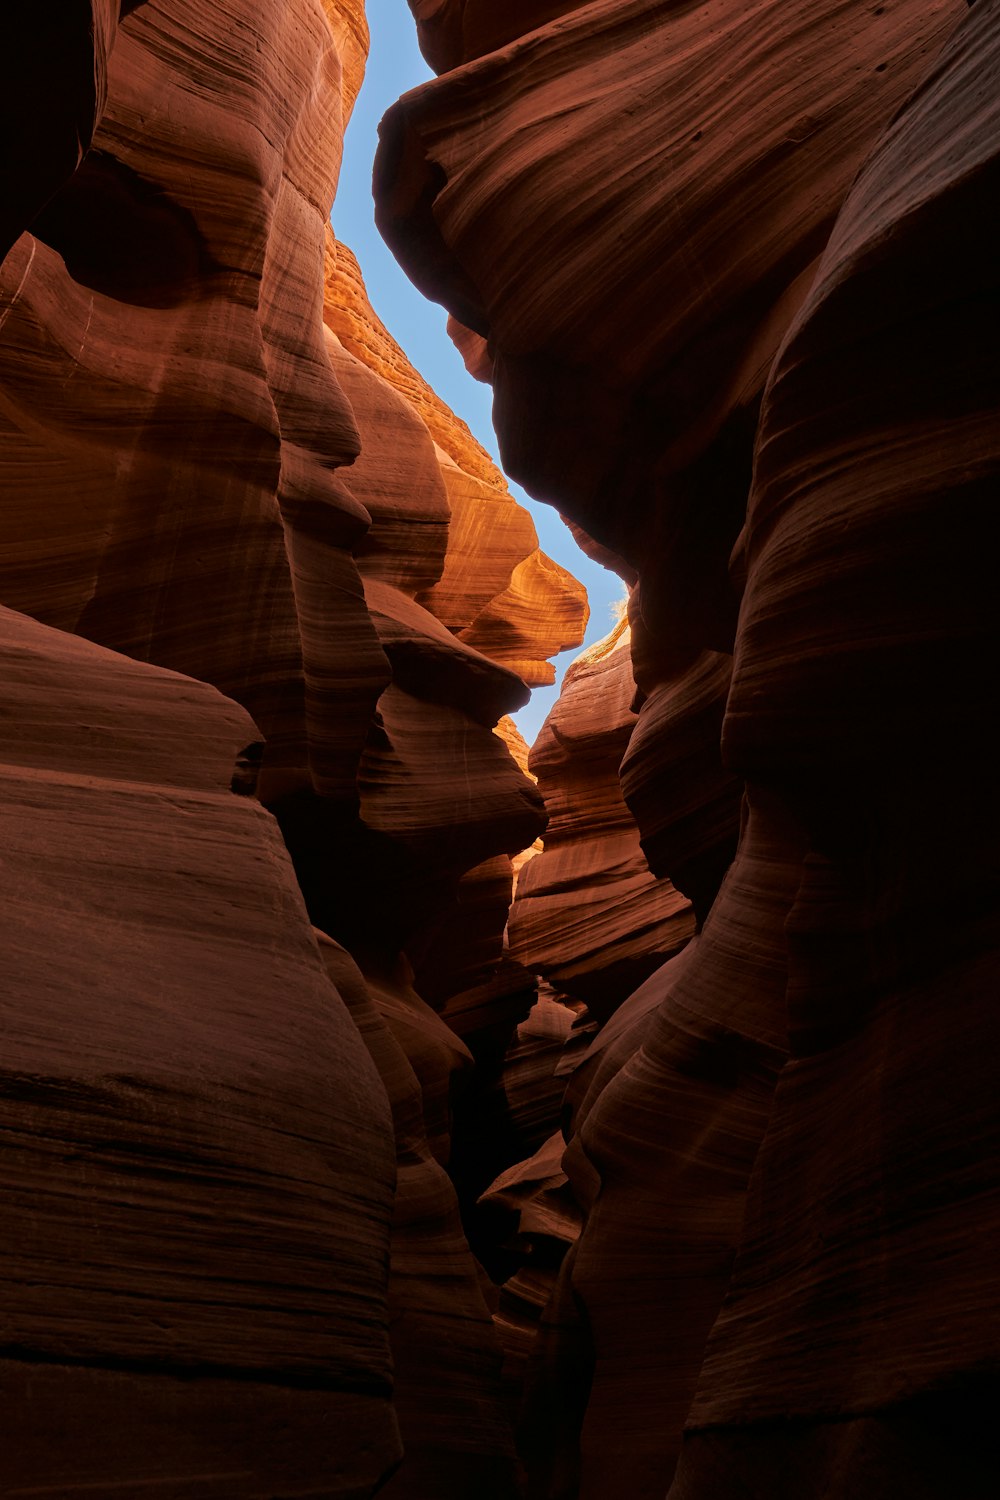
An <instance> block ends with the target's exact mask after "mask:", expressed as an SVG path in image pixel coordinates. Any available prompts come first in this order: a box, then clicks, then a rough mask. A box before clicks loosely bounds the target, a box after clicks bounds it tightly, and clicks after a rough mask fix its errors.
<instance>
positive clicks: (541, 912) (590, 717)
mask: <svg viewBox="0 0 1000 1500" xmlns="http://www.w3.org/2000/svg"><path fill="white" fill-rule="evenodd" d="M628 647H629V632H628V625H627V622H626V621H625V620H622V622H621V624H620V625H619V626H617V627H616V629H615V630H614V631H613V632H612V634H611V635H610V636H608V637H607V639H605V640H604V641H601V642H600V643H599V644H598V645H597V646H593V647H591V648H590V649H589V651H586V652H584V654H583V655H582V656H581V657H579V658H578V659H577V661H576V662H574V663H573V665H572V666H571V667H570V668H569V670H568V671H567V673H566V678H565V680H564V684H563V690H562V694H561V696H560V698H559V701H558V703H557V704H556V706H555V708H554V709H553V710H552V712H551V713H550V714H549V717H548V719H547V720H546V722H545V725H544V726H543V728H542V731H541V733H540V734H539V737H538V739H537V740H536V741H535V745H534V748H533V750H532V754H531V766H532V769H533V771H534V773H535V774H536V775H537V777H538V785H539V790H540V791H541V792H542V794H543V796H544V797H545V803H546V810H547V812H548V815H549V826H548V829H547V831H546V834H545V843H544V851H543V852H542V853H541V854H540V855H538V856H536V857H535V858H534V859H532V860H531V861H530V862H529V863H527V864H526V865H524V866H523V868H522V869H521V871H520V874H519V877H518V886H517V893H516V899H515V903H514V906H513V908H512V911H511V917H510V923H509V928H508V931H509V937H510V951H511V954H512V956H513V957H514V958H515V959H517V960H518V961H519V962H520V963H522V964H524V965H525V967H526V968H529V969H532V970H534V971H535V972H537V973H539V974H542V975H544V976H545V977H546V978H547V979H548V980H550V981H551V982H552V983H553V984H554V985H555V986H556V987H557V988H558V989H560V990H563V991H565V992H566V993H568V994H570V995H573V996H575V997H576V998H578V999H580V1000H584V1001H585V1002H586V1003H587V1005H588V1006H589V1007H590V1009H591V1010H593V1011H595V1012H596V1013H597V1014H598V1015H599V1016H602V1017H604V1016H606V1015H607V1014H608V1013H609V1012H610V1011H612V1010H614V1009H615V1008H616V1006H617V1005H619V1004H620V1003H621V1001H622V1000H623V999H624V998H625V997H626V995H628V994H629V993H630V991H631V990H632V989H633V988H634V987H635V984H636V983H637V982H639V981H640V980H642V979H644V978H645V977H646V976H647V975H648V974H649V973H651V972H652V970H653V969H655V968H658V967H659V966H660V965H661V964H662V963H663V961H664V959H665V958H666V957H667V956H669V955H670V954H672V953H675V952H677V951H678V950H679V949H680V948H681V947H683V945H684V944H685V942H687V940H688V938H689V937H690V936H691V934H692V932H693V931H694V920H693V917H692V915H691V910H690V907H689V905H688V903H687V901H686V900H685V899H684V897H683V896H681V895H679V894H678V892H677V891H675V890H674V888H673V886H672V885H671V883H670V881H669V880H665V879H664V880H657V879H656V878H654V877H653V876H652V875H650V873H649V870H648V868H647V866H646V863H645V860H644V859H643V857H642V853H641V850H640V848H639V834H638V830H637V828H636V826H635V823H634V822H633V820H632V817H631V816H630V814H629V811H628V808H627V807H626V806H625V803H624V801H623V799H622V794H621V788H620V786H619V783H618V765H619V762H620V760H621V757H622V753H623V752H624V750H625V747H626V746H627V745H628V741H629V735H630V733H631V731H632V726H633V724H634V723H635V716H634V715H633V713H632V711H631V707H630V705H631V701H632V698H633V695H634V691H635V684H634V682H633V680H632V672H631V666H630V662H629V654H628Z"/></svg>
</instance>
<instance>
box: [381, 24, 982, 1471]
mask: <svg viewBox="0 0 1000 1500" xmlns="http://www.w3.org/2000/svg"><path fill="white" fill-rule="evenodd" d="M411 9H412V10H413V12H414V15H415V18H416V20H417V25H418V31H419V35H420V38H421V45H422V47H423V50H424V53H425V55H426V56H427V57H428V59H429V60H430V61H431V62H432V64H433V65H434V67H435V68H436V69H437V70H438V71H439V72H440V74H441V76H440V78H439V79H438V80H437V81H436V82H431V83H429V84H427V85H425V86H424V87H422V88H420V89H418V90H415V91H413V92H412V93H410V94H408V95H407V96H405V97H404V99H402V100H401V101H400V102H399V104H398V105H397V106H396V107H395V108H394V110H392V111H391V112H390V114H389V116H388V117H387V119H386V121H385V122H384V123H383V130H382V144H381V148H380V154H379V158H378V161H377V165H376V188H377V198H378V204H379V207H378V217H379V222H380V225H381V227H382V229H383V232H384V234H385V235H386V237H387V238H388V240H389V241H390V243H391V244H392V245H393V246H394V248H395V250H396V253H397V255H398V256H399V257H400V259H401V260H402V261H403V263H404V264H405V265H406V267H407V269H408V271H409V273H410V275H411V276H412V277H413V279H414V280H415V281H417V283H418V284H419V285H421V286H422V287H423V289H424V290H425V291H426V292H427V294H428V295H430V296H431V297H433V298H435V299H436V300H439V301H442V302H443V303H444V304H445V305H446V306H447V307H448V309H449V311H450V312H451V314H452V317H453V320H454V324H455V332H456V337H457V341H458V342H459V345H460V347H461V348H462V349H463V352H464V353H465V355H466V358H467V360H468V362H469V364H470V367H471V368H474V369H475V370H476V372H477V373H478V374H480V375H484V374H487V373H489V374H491V376H492V379H493V384H494V391H495V406H494V414H495V419H496V423H497V430H498V434H499V437H500V442H501V450H502V452H503V454H504V460H505V463H506V465H507V466H508V468H509V470H510V472H511V473H512V474H514V475H515V476H516V477H517V478H518V479H520V480H521V481H522V482H523V483H524V484H525V485H526V486H527V487H528V489H529V490H530V491H532V492H533V493H535V494H536V495H537V496H539V497H540V498H543V499H547V500H550V501H552V502H554V503H556V504H557V505H558V506H559V508H560V509H561V510H563V511H564V512H565V513H567V514H568V515H569V516H570V517H571V518H572V519H573V520H574V521H575V522H576V523H577V524H578V525H579V526H580V527H581V528H582V529H583V531H584V532H585V533H586V534H587V536H589V537H590V538H592V539H593V542H594V543H595V544H596V546H597V547H599V548H603V549H605V550H606V551H607V552H608V553H612V554H615V555H617V556H618V557H620V558H622V559H623V560H624V562H625V564H626V565H627V566H628V567H629V568H630V569H631V571H632V574H633V575H634V586H633V589H632V594H631V601H630V617H631V624H632V652H633V672H634V678H635V682H636V684H637V686H638V690H639V691H638V696H637V698H636V700H635V706H636V707H637V708H638V718H637V721H636V723H635V726H634V728H633V729H632V733H631V736H630V738H629V743H628V749H627V752H626V754H625V756H624V760H623V763H622V766H621V784H622V788H623V791H624V794H625V797H626V799H627V801H628V803H629V805H630V807H631V809H632V811H633V813H634V815H635V816H636V818H637V820H638V825H639V829H640V833H641V839H642V847H643V849H644V851H645V853H646V856H647V859H648V861H649V864H650V866H651V869H652V870H653V872H654V873H655V874H656V876H658V877H661V878H662V877H669V878H670V879H671V880H672V881H673V882H674V883H675V884H676V886H677V888H678V889H679V890H680V891H682V892H684V893H685V895H687V896H688V897H689V898H690V900H691V902H692V905H693V908H694V911H695V914H696V916H697V918H698V922H699V933H698V936H697V937H696V938H695V940H694V941H693V942H692V943H690V944H689V945H688V946H687V947H686V948H685V949H684V951H683V952H681V953H680V954H679V956H677V957H675V958H673V959H671V960H670V961H669V962H667V963H666V964H665V966H664V967H663V968H662V969H660V970H659V971H658V972H656V973H654V974H653V975H651V976H650V978H649V979H648V980H647V981H646V983H645V984H643V985H642V986H641V987H640V989H639V990H638V991H636V992H635V993H634V994H633V995H632V996H631V997H630V998H628V999H626V1000H625V1002H624V1004H622V1005H621V1006H620V1008H619V1009H618V1010H617V1011H616V1013H615V1014H614V1015H613V1017H612V1018H611V1019H610V1020H609V1021H608V1022H607V1024H606V1025H605V1027H604V1029H603V1030H602V1031H601V1033H600V1034H599V1036H598V1038H597V1040H596V1041H595V1042H594V1043H593V1044H592V1045H591V1047H590V1050H589V1052H588V1054H587V1057H586V1059H585V1060H584V1061H583V1062H582V1063H581V1065H580V1066H579V1067H578V1068H577V1069H576V1070H575V1072H574V1073H573V1075H572V1080H571V1082H570V1084H569V1088H568V1092H567V1098H566V1113H567V1116H568V1122H567V1134H568V1137H569V1148H568V1150H567V1152H566V1155H565V1158H564V1160H563V1162H562V1171H563V1172H564V1173H565V1174H566V1177H567V1178H568V1181H569V1184H570V1185H571V1187H572V1189H573V1192H574V1195H575V1199H576V1202H577V1204H578V1205H579V1207H580V1209H581V1210H582V1213H583V1223H582V1229H581V1231H580V1234H579V1237H578V1239H577V1240H576V1243H575V1245H574V1246H573V1247H572V1248H570V1249H569V1251H568V1254H567V1255H566V1257H565V1259H564V1261H563V1264H562V1271H561V1273H560V1279H559V1283H558V1285H557V1287H556V1290H555V1293H554V1295H553V1297H552V1299H551V1300H550V1302H549V1305H548V1308H547V1310H546V1312H545V1313H544V1315H543V1319H542V1327H541V1330H540V1334H539V1337H538V1340H537V1343H536V1354H535V1360H534V1367H533V1370H532V1371H531V1372H529V1376H528V1400H527V1405H526V1410H525V1417H524V1422H523V1427H522V1452H523V1455H524V1458H525V1460H526V1463H527V1468H528V1492H529V1494H531V1495H532V1496H535V1497H545V1500H555V1497H559V1500H564V1497H570V1496H583V1497H588V1500H598V1497H603V1496H606V1495H608V1494H612V1493H628V1494H629V1495H630V1496H649V1497H650V1500H654V1497H655V1500H662V1497H663V1496H664V1495H665V1493H666V1492H667V1490H668V1489H669V1491H670V1494H671V1496H672V1497H673V1496H677V1497H678V1500H709V1497H711V1500H718V1497H720V1496H730V1495H733V1496H735V1495H736V1494H737V1493H738V1494H740V1495H753V1496H759V1497H761V1500H763V1497H765V1496H767V1497H774V1496H788V1497H789V1500H790V1497H793V1496H794V1497H796V1500H798V1497H802V1496H813V1495H815V1496H819V1495H824V1496H838V1497H839V1496H842V1497H845V1500H846V1497H848V1496H850V1497H852V1500H856V1497H859V1496H863V1497H866V1500H867V1497H871V1500H874V1497H879V1500H883V1497H885V1500H887V1497H889V1496H895V1495H896V1494H902V1493H904V1492H905V1493H907V1494H910V1493H913V1494H918V1495H927V1496H931V1495H940V1494H942V1493H947V1492H949V1490H950V1489H952V1488H955V1487H956V1486H957V1489H958V1490H959V1491H960V1492H961V1493H962V1494H963V1495H964V1494H969V1495H975V1496H979V1495H984V1496H985V1495H986V1494H988V1493H991V1492H992V1491H993V1490H994V1489H995V1487H996V1483H997V1479H998V1473H997V1468H996V1462H995V1455H993V1454H991V1452H990V1449H989V1444H990V1439H989V1431H990V1420H991V1419H990V1417H989V1415H988V1413H989V1411H990V1406H991V1403H992V1401H993V1400H994V1399H995V1395H996V1368H997V1345H996V1338H995V1325H994V1326H993V1332H989V1331H988V1326H989V1325H988V1321H987V1316H986V1314H987V1310H989V1316H990V1317H992V1315H993V1313H994V1312H995V1309H996V1305H997V1299H998V1279H997V1277H996V1275H995V1273H994V1272H993V1271H992V1270H991V1269H988V1267H987V1255H986V1252H985V1249H984V1247H985V1246H987V1245H989V1244H990V1243H992V1240H993V1237H994V1234H995V1224H994V1215H995V1204H996V1201H997V1194H996V1182H997V1179H996V1171H997V1135H996V1127H997V1114H996V1106H995V1100H992V1099H991V1098H989V1097H988V1095H989V1085H988V1083H987V1081H986V1078H987V1075H988V1074H989V1073H990V1072H991V1070H992V1069H994V1068H995V1059H996V1055H997V1037H996V1031H995V1025H994V1022H993V1010H994V1009H995V1007H993V1006H992V1001H991V995H992V990H993V989H994V988H995V984H996V931H997V914H996V903H995V899H994V886H993V880H992V873H991V872H992V868H993V863H994V858H995V856H994V854H993V851H994V849H995V847H996V844H997V835H998V832H1000V828H998V820H997V816H996V813H997V810H996V807H995V799H994V796H993V793H992V778H991V777H990V776H989V775H988V774H987V773H986V771H985V769H984V757H985V755H986V754H987V753H988V752H986V750H985V746H986V745H987V744H988V743H989V733H988V730H987V727H986V715H987V714H988V713H989V712H990V710H989V708H988V707H987V706H986V698H987V697H988V694H987V695H985V697H984V692H983V684H984V682H985V681H988V680H989V678H988V675H987V674H988V670H989V668H988V663H990V662H991V661H992V659H993V658H994V656H995V651H996V644H997V642H996V615H995V607H994V605H993V603H992V599H993V594H994V592H995V591H994V590H993V589H992V586H991V582H990V579H989V578H988V576H987V569H988V567H989V563H988V562H987V559H988V558H990V557H991V556H992V547H991V545H990V541H989V539H988V522H987V511H988V506H989V500H988V499H987V497H988V496H992V497H993V498H994V499H995V495H996V482H997V469H998V459H1000V454H998V447H997V438H996V425H995V411H996V404H997V387H998V370H1000V361H998V356H997V348H998V340H997V332H998V330H997V326H996V310H997V306H998V296H997V293H998V285H997V275H998V266H1000V255H998V253H997V252H998V248H1000V247H998V245H997V234H996V226H995V224H994V223H993V218H994V215H993V212H992V204H993V203H994V201H995V199H996V186H997V183H996V176H997V157H998V151H1000V122H998V119H997V115H996V104H997V91H996V88H995V65H994V61H993V51H994V49H995V46H996V41H997V36H998V25H1000V11H998V7H997V5H996V4H995V3H986V0H977V3H976V4H975V5H974V6H972V7H971V8H970V7H968V6H966V5H963V4H959V3H958V0H940V3H938V0H911V3H898V4H885V5H877V6H875V5H869V4H862V3H851V0H830V3H823V4H819V5H811V6H808V7H806V6H799V7H796V6H792V7H789V6H788V5H778V4H776V3H773V0H761V3H758V4H753V5H749V6H748V5H745V4H743V5H737V4H735V3H733V4H728V3H725V0H723V3H704V4H699V3H693V4H685V5H674V4H669V5H668V4H658V3H654V0H625V3H611V0H597V3H591V4H588V5H584V6H581V5H574V4H566V3H562V4H556V3H547V0H525V3H523V4H518V5H516V6H509V7H504V8H503V14H502V16H501V15H500V12H499V10H498V8H497V7H492V6H487V5H485V4H480V3H478V0H449V3H444V4H423V3H421V0H414V3H413V4H412V5H411ZM575 689H576V684H574V686H573V687H572V688H571V689H570V692H569V694H568V695H567V699H566V702H565V704H564V705H562V706H561V707H560V708H559V709H557V710H556V712H555V713H554V714H553V716H552V718H551V720H550V726H549V733H548V736H547V737H543V740H542V742H541V743H540V745H539V747H538V751H537V757H538V760H537V765H538V769H539V772H540V779H541V781H542V783H543V785H544V782H545V774H544V773H545V771H546V770H547V769H548V765H549V763H551V780H550V785H549V787H548V788H547V796H548V797H549V799H550V800H551V803H552V806H553V809H554V810H555V814H556V817H555V822H554V824H553V825H552V832H553V835H554V837H553V842H552V846H551V849H550V850H549V852H547V853H546V854H543V855H542V856H541V858H540V859H536V860H535V861H533V863H532V865H531V866H529V869H530V870H531V871H533V870H534V869H535V867H536V866H537V868H538V869H539V871H540V872H541V871H544V869H545V862H546V860H548V861H549V867H550V868H554V861H555V859H556V858H557V857H558V854H559V850H560V848H562V849H563V850H565V849H566V848H567V847H568V846H569V845H570V843H571V842H575V843H576V845H577V847H578V849H579V850H580V851H581V853H580V855H578V857H577V866H578V867H582V864H583V861H584V859H585V857H586V855H585V854H584V853H583V851H587V853H588V854H591V855H593V856H594V857H595V858H596V844H595V843H592V842H591V840H590V829H589V827H588V820H589V819H590V817H591V816H592V815H593V812H594V809H595V807H596V805H597V802H598V800H599V799H600V798H601V795H602V794H601V792H600V790H599V789H600V787H601V785H602V778H603V777H604V775H605V770H604V768H603V767H601V769H600V771H599V772H598V774H597V777H596V779H594V777H593V772H592V768H590V769H588V766H587V763H586V762H587V750H586V746H587V745H588V744H589V743H590V739H589V737H590V736H593V737H595V738H597V737H599V736H600V735H601V734H602V733H604V732H605V731H606V729H607V725H608V717H609V716H608V715H606V714H605V712H604V709H605V700H604V699H603V698H602V700H601V706H600V708H599V709H598V708H597V706H596V705H595V707H594V708H593V709H592V710H591V717H590V718H589V719H587V718H586V716H585V723H584V726H583V728H582V729H581V730H580V731H579V732H578V733H577V735H576V750H577V753H576V754H575V755H572V754H566V755H565V757H564V759H563V760H562V763H561V764H559V765H558V766H557V765H556V763H555V756H554V751H553V742H554V741H555V742H558V741H559V726H560V714H562V715H564V716H567V717H568V716H569V715H570V714H571V713H572V712H574V711H575V709H576V707H577V702H578V699H577V698H576V697H575V696H574V691H575ZM603 795H604V797H605V799H606V792H605V793H604V794H603ZM588 797H589V799H590V800H588ZM602 805H607V803H606V800H605V801H604V802H602ZM574 807H578V808H579V810H580V815H579V816H578V817H577V818H576V819H574V817H573V815H572V813H569V814H567V811H566V809H567V808H574ZM599 838H600V835H599V836H598V842H599ZM734 854H735V858H734ZM563 857H565V855H564V856H563ZM536 879H537V880H538V881H540V880H541V879H542V876H541V875H539V877H536ZM552 891H553V898H552V905H553V908H554V910H553V914H552V915H551V917H550V919H549V928H551V929H555V928H556V927H557V926H558V924H559V923H560V921H561V922H562V923H564V924H565V925H566V927H567V928H568V927H569V926H570V925H571V924H572V923H573V921H574V918H575V916H576V915H577V912H578V910H579V908H580V905H581V896H580V892H579V889H578V888H577V887H576V886H575V885H574V884H573V882H572V880H571V881H570V883H569V887H568V889H567V891H566V893H565V904H564V905H562V906H561V905H560V887H559V885H558V883H555V882H554V883H553V886H552ZM533 902H535V892H534V890H533V877H532V876H531V875H528V876H526V877H525V887H524V899H523V902H522V901H521V900H520V899H519V900H518V901H517V903H516V904H515V908H514V914H513V917H512V925H511V930H512V932H513V933H517V932H518V930H519V929H520V931H521V932H522V933H525V934H528V935H529V938H528V941H526V942H523V943H521V944H520V946H519V956H520V957H521V958H522V961H528V962H529V963H530V962H532V953H531V952H530V951H529V950H530V948H531V945H532V943H533V942H535V941H537V943H538V947H537V952H536V953H535V954H534V961H535V962H537V963H539V964H540V965H541V964H545V963H549V964H551V962H552V952H551V951H550V948H549V946H548V929H547V930H545V931H543V930H542V929H541V928H540V927H539V926H537V925H535V926H533V922H534V918H533V914H532V906H533ZM586 946H587V940H586V937H585V936H584V937H583V938H582V940H581V943H580V945H579V947H578V948H577V949H576V951H575V953H574V955H573V957H575V958H578V959H580V960H581V964H582V966H583V967H584V968H590V967H591V966H593V969H594V972H595V974H596V973H598V972H599V970H600V960H599V959H593V958H592V959H589V960H588V959H585V958H584V953H585V950H586ZM532 1170H534V1169H532V1168H530V1167H528V1168H526V1177H529V1178H530V1173H531V1171H532ZM500 1191H501V1192H502V1191H503V1189H502V1187H501V1189H500ZM974 1308H975V1309H976V1310H977V1311H976V1312H975V1313H973V1309H974ZM973 1324H974V1325H975V1326H973ZM949 1474H953V1475H957V1476H958V1477H957V1478H950V1477H949Z"/></svg>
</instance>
